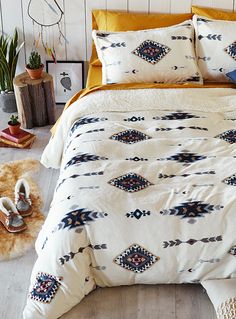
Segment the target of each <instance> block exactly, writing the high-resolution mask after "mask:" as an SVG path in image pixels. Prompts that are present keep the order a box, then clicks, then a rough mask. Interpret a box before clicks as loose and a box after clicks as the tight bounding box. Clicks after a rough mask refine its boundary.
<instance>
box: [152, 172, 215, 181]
mask: <svg viewBox="0 0 236 319" xmlns="http://www.w3.org/2000/svg"><path fill="white" fill-rule="evenodd" d="M215 173H216V172H215V171H206V172H196V173H184V174H181V175H175V174H168V175H167V174H163V173H160V174H159V175H158V178H164V179H166V178H174V177H185V178H186V177H189V176H194V175H214V174H215Z"/></svg>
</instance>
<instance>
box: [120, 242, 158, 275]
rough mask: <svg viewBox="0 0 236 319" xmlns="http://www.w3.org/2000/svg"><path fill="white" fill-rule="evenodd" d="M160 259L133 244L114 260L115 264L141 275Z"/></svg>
mask: <svg viewBox="0 0 236 319" xmlns="http://www.w3.org/2000/svg"><path fill="white" fill-rule="evenodd" d="M159 259H160V258H159V257H157V256H154V255H153V254H152V253H150V252H149V251H147V250H146V249H145V248H142V247H141V246H139V245H137V244H133V245H132V246H130V247H129V248H128V249H126V250H125V251H124V252H123V253H121V254H120V255H119V256H117V257H116V258H115V259H114V262H115V263H116V264H117V265H119V266H121V267H123V268H125V269H128V270H131V271H133V272H135V273H138V274H140V273H142V272H144V271H145V270H147V269H148V268H150V267H151V266H152V265H153V264H154V263H155V262H157V261H158V260H159Z"/></svg>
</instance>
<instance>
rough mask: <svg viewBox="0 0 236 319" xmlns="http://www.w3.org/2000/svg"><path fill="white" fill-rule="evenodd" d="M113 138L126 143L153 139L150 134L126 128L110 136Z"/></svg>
mask: <svg viewBox="0 0 236 319" xmlns="http://www.w3.org/2000/svg"><path fill="white" fill-rule="evenodd" d="M110 139H111V140H115V141H119V142H121V143H125V144H134V143H138V142H142V141H146V140H149V139H151V137H150V136H148V135H146V134H144V133H142V132H140V131H136V130H126V131H123V132H119V133H117V134H114V135H112V136H111V137H110Z"/></svg>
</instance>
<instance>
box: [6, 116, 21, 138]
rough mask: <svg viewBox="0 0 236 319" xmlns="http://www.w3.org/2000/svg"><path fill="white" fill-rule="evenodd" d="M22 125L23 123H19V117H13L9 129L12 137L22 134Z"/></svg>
mask: <svg viewBox="0 0 236 319" xmlns="http://www.w3.org/2000/svg"><path fill="white" fill-rule="evenodd" d="M20 125H21V123H20V122H19V121H18V116H17V115H16V116H15V115H11V117H10V121H9V122H8V127H9V130H10V133H11V134H12V135H17V134H19V132H20Z"/></svg>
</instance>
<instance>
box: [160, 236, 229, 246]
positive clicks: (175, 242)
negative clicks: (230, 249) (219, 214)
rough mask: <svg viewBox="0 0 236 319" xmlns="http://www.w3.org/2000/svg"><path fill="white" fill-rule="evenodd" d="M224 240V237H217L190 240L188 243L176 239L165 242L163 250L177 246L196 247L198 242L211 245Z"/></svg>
mask: <svg viewBox="0 0 236 319" xmlns="http://www.w3.org/2000/svg"><path fill="white" fill-rule="evenodd" d="M222 240H223V238H222V236H221V235H220V236H216V237H204V238H202V239H193V238H191V239H189V240H187V241H182V240H180V239H175V240H169V241H164V242H163V248H167V247H175V246H179V245H182V244H188V245H190V246H193V245H195V244H196V243H198V242H202V243H204V244H210V243H216V242H218V241H222Z"/></svg>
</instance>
